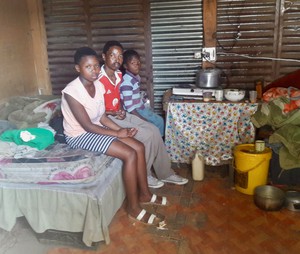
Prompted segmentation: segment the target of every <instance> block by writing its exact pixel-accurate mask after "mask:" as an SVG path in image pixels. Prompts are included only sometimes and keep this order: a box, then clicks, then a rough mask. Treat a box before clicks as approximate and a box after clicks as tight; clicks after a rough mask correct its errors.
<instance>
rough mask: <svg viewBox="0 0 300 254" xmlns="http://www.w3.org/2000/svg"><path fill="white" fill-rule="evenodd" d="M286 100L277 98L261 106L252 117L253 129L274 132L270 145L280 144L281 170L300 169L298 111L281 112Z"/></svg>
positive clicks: (299, 111) (299, 123)
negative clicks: (271, 130) (268, 128)
mask: <svg viewBox="0 0 300 254" xmlns="http://www.w3.org/2000/svg"><path fill="white" fill-rule="evenodd" d="M287 100H288V99H287V98H284V97H279V98H276V99H273V100H272V101H270V102H268V103H263V104H261V105H260V106H259V107H258V109H257V111H256V112H255V113H254V114H253V115H252V117H251V122H252V123H253V124H254V126H255V127H257V128H260V127H262V126H265V125H268V126H271V127H272V129H273V130H274V132H273V134H272V135H271V136H270V137H269V143H270V144H275V143H276V144H281V145H282V147H281V148H280V150H279V164H280V167H281V168H282V169H292V168H298V167H300V110H299V109H296V110H293V111H290V112H288V113H284V112H283V108H284V104H285V103H287Z"/></svg>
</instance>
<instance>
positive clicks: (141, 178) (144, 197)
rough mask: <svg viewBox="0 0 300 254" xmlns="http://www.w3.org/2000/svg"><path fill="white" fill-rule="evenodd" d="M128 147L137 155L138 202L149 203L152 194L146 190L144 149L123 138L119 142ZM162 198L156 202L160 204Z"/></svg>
mask: <svg viewBox="0 0 300 254" xmlns="http://www.w3.org/2000/svg"><path fill="white" fill-rule="evenodd" d="M120 141H121V142H124V143H125V144H127V145H128V146H130V147H132V148H133V149H134V150H135V152H136V154H137V171H136V172H137V184H138V189H139V192H138V194H139V201H140V202H149V201H150V200H151V198H152V193H151V192H150V190H149V188H148V182H147V168H146V160H145V147H144V145H143V144H142V143H141V142H140V141H138V140H136V139H133V138H124V139H121V140H120ZM161 200H162V198H161V197H157V202H158V203H161Z"/></svg>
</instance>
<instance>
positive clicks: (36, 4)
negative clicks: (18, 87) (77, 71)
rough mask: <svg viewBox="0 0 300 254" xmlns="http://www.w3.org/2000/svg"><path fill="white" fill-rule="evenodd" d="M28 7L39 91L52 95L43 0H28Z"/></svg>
mask: <svg viewBox="0 0 300 254" xmlns="http://www.w3.org/2000/svg"><path fill="white" fill-rule="evenodd" d="M27 8H28V12H29V18H30V27H31V36H32V44H33V45H32V47H33V53H34V65H35V74H36V84H37V88H36V89H37V93H40V94H45V95H50V94H52V87H51V82H50V74H49V66H48V54H47V37H46V29H45V21H44V14H43V5H42V0H27Z"/></svg>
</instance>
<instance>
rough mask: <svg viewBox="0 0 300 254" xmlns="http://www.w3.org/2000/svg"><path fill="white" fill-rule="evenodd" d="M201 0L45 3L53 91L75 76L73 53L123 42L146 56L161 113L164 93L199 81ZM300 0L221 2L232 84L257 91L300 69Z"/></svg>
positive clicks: (221, 57)
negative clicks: (261, 83)
mask: <svg viewBox="0 0 300 254" xmlns="http://www.w3.org/2000/svg"><path fill="white" fill-rule="evenodd" d="M202 4H203V3H202V0H126V1H125V0H114V1H111V0H43V5H44V15H45V22H46V30H47V31H46V32H47V39H48V55H49V67H50V74H51V82H52V86H53V93H54V94H60V91H61V90H62V89H63V88H64V86H65V85H66V84H67V83H68V82H70V81H71V80H72V79H73V78H75V77H76V76H77V73H76V72H75V70H74V66H73V65H74V64H73V54H74V52H75V50H76V49H77V48H78V47H81V46H85V45H87V46H91V47H93V48H94V49H95V50H97V52H99V53H101V50H102V47H103V45H104V43H105V42H106V41H107V40H111V39H114V40H119V41H120V42H121V43H122V44H123V46H124V47H125V49H127V48H135V49H137V51H138V52H139V53H140V54H141V57H142V64H143V65H142V73H141V76H142V82H143V88H144V89H147V90H148V93H149V95H150V98H151V100H152V105H153V106H154V109H155V111H156V112H158V113H162V96H163V93H164V92H165V91H166V90H167V89H169V88H172V87H174V86H178V85H183V84H194V82H195V77H196V72H197V70H198V69H199V68H200V67H201V65H202V60H201V59H195V58H194V53H195V52H199V51H201V50H202V47H203V25H202V20H203V18H202V16H203V14H202V10H203V6H202ZM299 17H300V1H299V0H263V1H262V0H251V1H246V0H217V33H216V39H217V61H216V63H215V67H217V68H221V69H223V70H224V71H225V73H226V75H227V77H228V81H229V86H230V87H236V88H243V89H252V88H253V87H254V81H255V80H256V79H264V80H265V82H266V83H268V82H270V81H272V80H274V79H275V78H277V77H279V76H282V75H284V74H287V73H289V72H292V71H294V70H296V69H299V68H300V63H299V60H298V59H297V58H298V56H299V53H300V18H299Z"/></svg>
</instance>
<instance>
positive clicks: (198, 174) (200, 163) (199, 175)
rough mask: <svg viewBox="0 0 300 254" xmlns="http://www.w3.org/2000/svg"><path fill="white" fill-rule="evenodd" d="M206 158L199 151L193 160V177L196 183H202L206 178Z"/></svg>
mask: <svg viewBox="0 0 300 254" xmlns="http://www.w3.org/2000/svg"><path fill="white" fill-rule="evenodd" d="M204 167H205V163H204V157H203V156H202V154H201V153H200V152H199V151H196V152H195V155H194V158H193V160H192V176H193V179H194V180H195V181H202V180H203V178H204Z"/></svg>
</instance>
